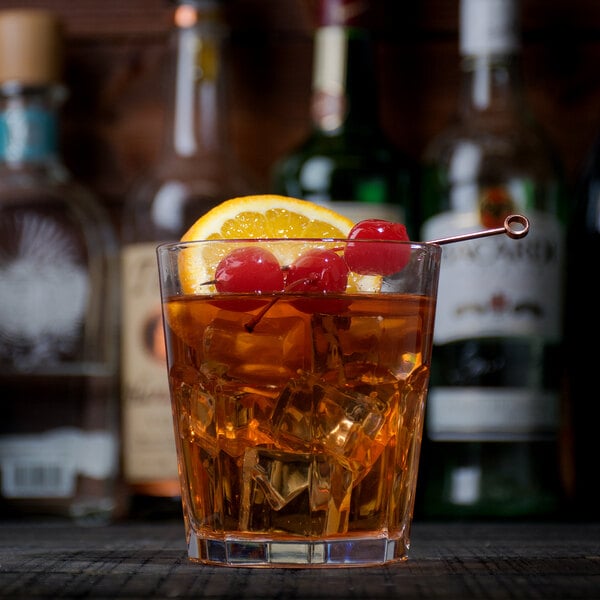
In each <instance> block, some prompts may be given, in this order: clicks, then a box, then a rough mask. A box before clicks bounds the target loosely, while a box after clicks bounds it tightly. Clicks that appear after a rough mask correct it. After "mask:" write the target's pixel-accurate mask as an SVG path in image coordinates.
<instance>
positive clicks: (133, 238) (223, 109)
mask: <svg viewBox="0 0 600 600" xmlns="http://www.w3.org/2000/svg"><path fill="white" fill-rule="evenodd" d="M221 6H222V2H217V1H214V0H180V1H178V2H177V3H176V7H175V10H174V15H173V16H174V24H173V28H172V35H171V40H170V47H169V51H168V53H167V63H168V65H167V71H168V75H167V79H168V81H167V82H166V85H165V88H164V89H166V90H167V93H168V96H167V98H166V99H165V113H166V115H167V123H166V126H165V133H164V141H163V146H162V148H161V150H160V152H159V156H158V158H157V160H156V163H155V164H154V165H152V167H151V168H150V169H149V171H148V172H147V173H145V174H144V175H143V176H141V177H140V179H139V181H137V182H136V183H135V184H134V186H133V188H132V190H131V193H130V194H129V196H128V197H127V198H126V201H125V206H124V211H123V218H122V224H123V239H122V242H123V243H122V263H121V264H122V336H121V337H122V414H123V444H124V452H123V461H124V462H123V464H124V477H125V481H126V483H127V485H128V489H129V492H130V505H129V513H130V515H131V516H133V517H142V518H144V517H147V518H162V517H165V518H167V517H171V516H173V517H175V516H178V517H180V515H181V500H180V489H179V480H178V474H177V458H176V452H175V442H174V437H173V435H174V434H173V420H172V415H171V404H170V399H169V388H168V377H167V367H166V359H165V350H164V340H163V337H162V321H161V316H160V315H161V312H160V292H159V283H158V268H157V263H156V246H157V245H158V244H159V243H160V242H165V241H174V240H178V239H179V238H180V237H181V236H182V235H183V233H184V232H185V231H186V230H187V229H188V227H189V226H190V225H191V224H192V223H193V222H194V221H195V220H196V219H197V218H198V217H200V216H201V215H202V214H203V213H205V212H206V211H207V210H208V209H210V208H212V207H213V206H215V205H216V204H218V203H220V202H221V201H223V200H226V199H228V198H233V197H235V196H239V195H243V194H247V193H250V188H249V184H248V183H246V182H247V180H248V179H250V177H249V176H247V175H246V174H245V173H244V170H243V168H242V167H241V166H240V165H239V163H238V162H237V160H236V158H235V156H234V153H233V149H232V144H231V140H230V137H229V131H228V118H229V116H230V115H229V113H228V105H227V101H228V92H227V85H228V77H227V75H228V70H227V33H228V31H227V29H228V28H227V24H226V22H225V20H224V17H223V14H222V7H221ZM253 191H256V190H253Z"/></svg>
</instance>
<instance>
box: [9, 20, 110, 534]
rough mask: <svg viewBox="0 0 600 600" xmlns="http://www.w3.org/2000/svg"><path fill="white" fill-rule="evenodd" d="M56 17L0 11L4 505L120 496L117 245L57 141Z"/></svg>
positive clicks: (17, 508) (71, 503) (83, 514)
mask: <svg viewBox="0 0 600 600" xmlns="http://www.w3.org/2000/svg"><path fill="white" fill-rule="evenodd" d="M63 46H64V38H63V28H62V23H61V22H60V20H59V18H58V17H57V16H56V15H55V14H54V13H52V12H50V11H46V10H35V9H15V10H4V11H0V481H1V483H0V513H1V514H2V516H9V515H36V516H56V517H63V518H71V519H75V520H78V521H84V522H86V523H97V522H100V523H104V522H106V521H108V520H110V519H112V518H113V517H114V516H116V514H117V513H118V512H119V510H120V509H121V505H120V501H119V497H120V496H119V486H118V483H119V481H118V476H119V409H118V377H117V374H118V246H117V239H116V234H115V232H114V229H113V226H112V223H111V221H110V219H109V217H108V216H107V214H106V212H105V210H104V208H103V206H102V205H101V204H100V203H99V201H98V200H97V199H96V198H94V197H93V196H92V194H91V192H90V191H89V190H87V189H86V188H84V187H83V186H82V185H81V184H79V183H78V182H76V181H75V179H74V178H73V176H72V175H71V173H70V172H69V170H68V169H67V168H66V166H65V164H64V162H63V159H62V156H61V153H60V150H59V137H60V127H59V110H60V107H61V105H62V102H63V100H64V99H65V97H66V88H65V86H64V84H63V83H62V71H63V55H64V48H63Z"/></svg>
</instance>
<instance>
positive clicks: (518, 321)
mask: <svg viewBox="0 0 600 600" xmlns="http://www.w3.org/2000/svg"><path fill="white" fill-rule="evenodd" d="M528 218H529V220H530V230H529V233H528V235H527V236H526V237H525V238H523V239H519V240H513V239H511V238H509V237H508V236H505V235H499V236H490V237H487V238H481V239H476V240H469V241H465V242H458V243H455V244H448V245H446V246H444V250H443V253H442V266H441V269H440V279H439V288H438V303H437V309H436V321H435V333H434V342H435V343H436V344H445V343H448V342H452V341H456V340H461V339H469V338H482V337H493V336H495V337H507V336H517V337H524V336H536V337H539V339H541V340H545V341H547V342H556V341H558V340H559V339H560V335H561V315H562V303H563V298H562V292H561V290H562V289H563V282H562V273H563V268H564V261H565V241H564V232H563V228H562V227H561V224H560V223H559V221H558V220H557V219H556V218H555V217H554V216H552V215H549V214H545V213H541V212H531V213H530V214H529V215H528ZM490 225H492V223H491V222H490V223H489V225H488V226H490ZM481 228H482V222H481V218H480V217H479V215H478V213H476V212H473V213H457V212H447V213H443V214H439V215H436V216H435V217H433V218H431V219H429V220H428V221H427V222H426V223H425V225H424V228H423V231H422V233H423V239H428V240H432V239H437V238H442V237H447V236H449V235H460V234H465V233H469V232H473V231H478V230H480V229H481Z"/></svg>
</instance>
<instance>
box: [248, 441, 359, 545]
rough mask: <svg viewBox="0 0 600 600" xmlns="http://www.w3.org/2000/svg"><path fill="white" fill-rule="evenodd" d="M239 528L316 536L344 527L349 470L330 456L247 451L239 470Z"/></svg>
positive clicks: (349, 491)
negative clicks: (240, 503)
mask: <svg viewBox="0 0 600 600" xmlns="http://www.w3.org/2000/svg"><path fill="white" fill-rule="evenodd" d="M242 480H243V484H242V511H241V513H240V514H241V516H240V527H241V529H243V530H249V531H264V530H268V529H277V530H282V531H286V532H287V533H292V534H297V535H312V536H322V535H329V534H336V533H344V532H345V531H346V530H347V525H348V515H349V511H350V494H351V491H352V473H351V472H350V471H348V470H347V469H345V468H344V467H343V466H342V465H340V464H338V463H336V462H335V460H334V459H333V458H332V457H327V456H325V455H315V454H310V453H301V452H299V453H296V452H281V451H279V450H271V449H266V448H254V449H251V450H248V451H247V452H246V455H245V456H244V466H243V475H242Z"/></svg>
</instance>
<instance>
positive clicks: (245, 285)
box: [215, 246, 284, 294]
mask: <svg viewBox="0 0 600 600" xmlns="http://www.w3.org/2000/svg"><path fill="white" fill-rule="evenodd" d="M283 286H284V277H283V271H282V270H281V266H280V264H279V261H278V260H277V258H276V257H275V255H274V254H273V253H272V252H270V251H269V250H267V249H266V248H260V247H258V246H245V247H243V248H236V249H235V250H232V251H231V252H230V253H229V254H228V255H227V256H226V257H225V258H223V259H221V261H220V262H219V264H218V265H217V270H216V271H215V287H216V289H217V291H218V292H232V293H238V294H243V293H258V294H260V293H263V294H267V293H270V292H280V291H282V290H283Z"/></svg>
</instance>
